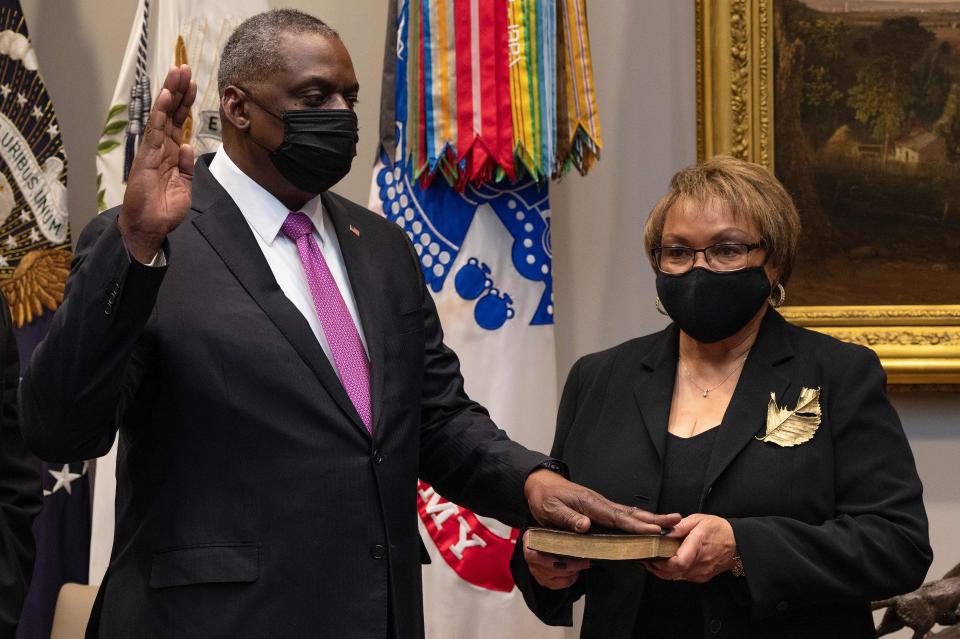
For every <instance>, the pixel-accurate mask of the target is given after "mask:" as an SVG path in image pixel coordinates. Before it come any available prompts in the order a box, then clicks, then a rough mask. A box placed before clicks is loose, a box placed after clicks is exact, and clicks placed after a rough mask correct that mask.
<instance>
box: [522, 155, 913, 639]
mask: <svg viewBox="0 0 960 639" xmlns="http://www.w3.org/2000/svg"><path fill="white" fill-rule="evenodd" d="M645 234H646V237H645V242H646V248H647V253H648V256H649V257H650V260H651V263H652V265H653V267H654V269H655V271H656V273H657V292H658V299H657V305H658V308H661V307H662V308H664V309H665V311H666V313H668V314H669V315H670V317H671V318H672V319H673V320H674V323H673V324H671V325H670V326H669V327H667V328H666V329H665V330H663V331H661V332H659V333H656V334H653V335H648V336H646V337H641V338H638V339H634V340H631V341H629V342H626V343H624V344H621V345H620V346H617V347H615V348H612V349H610V350H607V351H603V352H600V353H594V354H592V355H588V356H586V357H583V358H582V359H580V360H579V361H578V362H577V363H576V364H575V365H574V366H573V369H572V370H571V372H570V376H569V378H568V380H567V383H566V387H565V388H564V392H563V398H562V401H561V404H560V411H559V416H558V423H557V432H556V438H555V440H554V445H553V451H552V455H553V456H554V457H556V458H558V459H562V460H563V461H564V462H566V463H567V465H568V466H569V470H570V475H571V479H572V480H574V481H576V482H578V483H581V484H583V485H585V486H588V487H590V488H593V489H594V490H596V491H598V492H600V493H601V494H603V495H604V496H605V497H607V498H609V499H611V500H613V501H617V502H620V503H625V504H630V503H632V504H634V505H636V506H637V507H639V508H642V509H644V510H649V511H652V512H680V514H681V515H683V517H684V518H683V520H682V521H681V522H680V524H679V525H678V526H677V527H676V528H674V529H673V531H672V532H671V533H670V534H671V535H672V536H676V537H680V538H683V543H682V545H681V547H680V549H679V550H678V551H677V554H676V556H675V557H673V558H671V559H668V560H656V561H649V562H644V563H643V565H642V566H641V565H640V564H638V562H599V561H597V562H593V563H592V564H587V563H586V562H581V561H576V560H572V559H563V558H558V557H553V556H549V555H544V554H541V553H538V552H536V551H533V550H530V549H529V548H526V546H525V545H521V544H518V550H517V553H516V554H515V556H514V560H513V564H512V568H513V573H514V577H515V579H516V581H517V585H518V587H519V588H520V590H521V591H523V594H524V597H525V599H526V601H527V604H528V605H529V606H530V608H531V610H533V611H534V613H536V614H537V616H538V617H540V619H541V620H543V621H544V622H545V623H548V624H551V625H570V624H571V621H572V619H571V604H572V603H573V602H574V601H576V600H577V599H579V598H580V597H581V596H583V595H586V608H585V612H584V618H583V630H582V633H581V637H583V638H584V639H593V638H601V637H602V638H603V639H615V638H622V639H638V638H641V637H642V638H651V639H660V638H667V637H669V638H670V639H686V638H690V637H698V638H699V637H730V638H737V639H740V638H746V637H751V638H763V639H767V638H779V637H783V638H786V637H797V638H801V637H802V638H808V637H809V638H816V639H824V638H834V637H835V638H837V639H841V638H842V639H856V638H859V637H864V638H866V637H873V636H874V631H873V622H872V616H871V612H870V601H871V600H876V599H882V598H885V597H889V596H891V595H894V594H897V593H902V592H906V591H909V590H912V589H914V588H916V587H917V586H919V585H920V583H921V582H922V580H923V578H924V575H925V574H926V570H927V568H928V567H929V565H930V561H931V558H932V553H931V550H930V546H929V540H928V535H927V519H926V513H925V511H924V507H923V502H922V499H921V492H922V487H921V484H920V480H919V478H918V477H917V471H916V467H915V464H914V460H913V456H912V454H911V451H910V447H909V445H908V443H907V440H906V438H905V436H904V434H903V430H902V428H901V426H900V421H899V419H898V417H897V415H896V413H895V412H894V410H893V408H892V407H891V405H890V403H889V402H888V401H887V398H886V396H885V394H884V386H885V382H886V379H885V375H884V372H883V369H882V368H881V366H880V363H879V361H878V359H877V357H876V355H875V354H874V353H873V352H872V351H870V350H868V349H866V348H863V347H861V346H856V345H852V344H847V343H843V342H840V341H838V340H836V339H834V338H832V337H828V336H825V335H822V334H819V333H815V332H813V331H809V330H806V329H802V328H799V327H796V326H793V325H791V324H788V323H787V322H786V321H785V320H784V319H783V318H782V317H781V316H780V314H779V313H777V311H776V310H774V308H775V307H777V306H779V305H780V304H782V303H783V301H784V298H785V297H786V292H785V288H784V285H785V284H786V282H787V280H788V278H789V275H790V267H791V264H792V262H793V258H794V255H795V254H796V248H797V243H798V239H799V235H800V220H799V216H798V215H797V212H796V209H795V208H794V205H793V203H792V202H791V200H790V197H789V196H788V195H787V193H786V192H785V191H784V189H783V187H782V186H781V185H780V183H779V182H777V180H776V179H775V178H774V177H773V176H771V175H770V174H769V173H768V172H767V171H765V170H764V169H762V168H761V167H759V166H756V165H753V164H749V163H746V162H742V161H739V160H735V159H733V158H730V157H718V158H714V159H712V160H709V161H707V162H705V163H703V164H701V165H699V166H696V167H691V168H688V169H685V170H684V171H681V172H680V173H678V174H677V175H675V176H674V178H673V180H672V181H671V190H670V193H669V194H668V195H666V196H665V197H664V198H663V199H662V200H661V201H660V202H659V203H658V205H657V206H656V207H655V208H654V210H653V212H652V213H651V214H650V218H649V220H648V222H647V227H646V233H645ZM524 540H525V538H524Z"/></svg>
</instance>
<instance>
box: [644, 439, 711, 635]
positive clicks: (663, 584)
mask: <svg viewBox="0 0 960 639" xmlns="http://www.w3.org/2000/svg"><path fill="white" fill-rule="evenodd" d="M717 430H718V429H717V428H711V429H710V430H706V431H704V432H702V433H700V434H699V435H695V436H693V437H688V438H685V437H677V436H676V435H674V434H672V433H668V434H667V445H666V449H665V451H664V464H663V485H662V488H661V494H660V501H659V507H658V508H657V510H659V511H660V512H664V513H680V514H681V515H683V516H684V517H686V516H687V515H691V514H693V513H695V512H698V510H699V505H700V494H701V493H702V492H703V481H704V476H705V474H706V472H707V462H708V461H709V460H710V453H711V452H712V451H713V443H714V441H716V439H717ZM702 588H703V586H702V585H701V584H696V583H693V582H690V581H663V580H661V579H658V578H656V577H654V576H653V575H652V574H647V581H646V586H645V587H644V590H643V599H642V600H641V602H640V612H639V613H638V614H637V624H636V630H635V631H634V637H636V638H637V639H666V638H667V637H669V638H670V639H688V638H689V639H700V638H701V637H703V606H702V603H701V600H700V597H701V590H702Z"/></svg>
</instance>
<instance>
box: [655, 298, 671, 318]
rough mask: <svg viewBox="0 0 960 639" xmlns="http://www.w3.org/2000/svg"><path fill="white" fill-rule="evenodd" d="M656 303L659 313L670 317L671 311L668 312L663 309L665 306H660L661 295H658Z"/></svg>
mask: <svg viewBox="0 0 960 639" xmlns="http://www.w3.org/2000/svg"><path fill="white" fill-rule="evenodd" d="M656 305H657V312H658V313H660V314H661V315H666V316H667V317H670V313H668V312H666V311H665V310H663V307H662V306H660V296H659V295H657V301H656Z"/></svg>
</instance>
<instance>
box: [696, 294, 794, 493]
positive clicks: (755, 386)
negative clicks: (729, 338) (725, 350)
mask: <svg viewBox="0 0 960 639" xmlns="http://www.w3.org/2000/svg"><path fill="white" fill-rule="evenodd" d="M792 356H793V347H792V346H791V344H790V339H789V337H788V335H787V332H786V321H785V320H784V319H783V318H782V317H781V316H780V314H779V313H777V312H776V311H774V310H773V309H770V310H768V311H767V315H766V316H765V317H764V319H763V323H762V324H761V325H760V332H759V333H758V335H757V341H756V342H755V343H754V345H753V348H751V349H750V354H749V355H748V356H747V361H746V362H745V363H744V366H743V373H742V374H741V375H740V381H739V382H737V387H736V389H735V390H734V392H733V397H731V399H730V405H729V406H727V411H726V413H724V416H723V421H722V423H721V425H720V430H719V431H718V432H717V441H716V444H715V445H714V448H713V454H712V455H711V457H710V462H709V464H708V465H707V473H706V477H705V480H704V488H705V489H706V488H707V487H709V486H711V485H712V484H713V483H714V482H715V481H716V480H717V478H718V477H719V476H720V474H721V473H723V471H724V470H725V469H726V468H727V466H729V465H730V463H731V462H732V461H733V460H734V458H736V456H737V455H738V454H739V453H740V451H741V450H743V448H744V447H745V446H746V445H747V444H749V443H750V441H751V440H752V439H753V438H754V436H756V435H757V434H758V433H759V432H760V430H761V429H762V428H763V427H764V425H765V424H766V417H767V404H768V403H769V401H770V393H776V397H777V401H779V402H781V403H783V402H784V396H785V395H786V393H787V390H788V389H789V388H790V378H789V377H788V376H786V375H784V374H783V373H782V372H781V371H780V370H778V369H777V365H778V364H780V363H781V362H783V361H785V360H787V359H789V358H790V357H792Z"/></svg>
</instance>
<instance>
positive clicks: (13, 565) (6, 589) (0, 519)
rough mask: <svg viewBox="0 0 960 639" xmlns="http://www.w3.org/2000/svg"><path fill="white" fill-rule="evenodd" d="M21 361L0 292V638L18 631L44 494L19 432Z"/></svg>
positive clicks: (37, 470) (35, 462)
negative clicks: (37, 521)
mask: <svg viewBox="0 0 960 639" xmlns="http://www.w3.org/2000/svg"><path fill="white" fill-rule="evenodd" d="M19 383H20V360H19V358H18V357H17V342H16V340H15V339H14V336H13V322H12V321H11V319H10V309H9V308H7V302H6V300H5V299H4V298H3V295H2V294H0V639H6V638H7V637H10V638H11V639H12V637H13V636H14V632H15V631H16V628H17V620H19V619H20V610H21V608H22V607H23V602H24V599H26V596H27V588H28V586H29V585H30V575H31V574H32V572H33V556H34V551H35V544H34V540H33V529H32V528H31V525H32V524H33V520H34V518H35V517H36V516H37V514H38V513H39V512H40V503H41V499H43V497H42V494H41V485H40V462H39V461H38V460H37V459H36V458H34V457H33V456H32V455H31V454H30V452H29V451H28V450H27V446H26V444H24V442H23V438H22V437H21V436H20V424H19V422H20V418H19V411H18V410H17V385H18V384H19Z"/></svg>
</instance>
